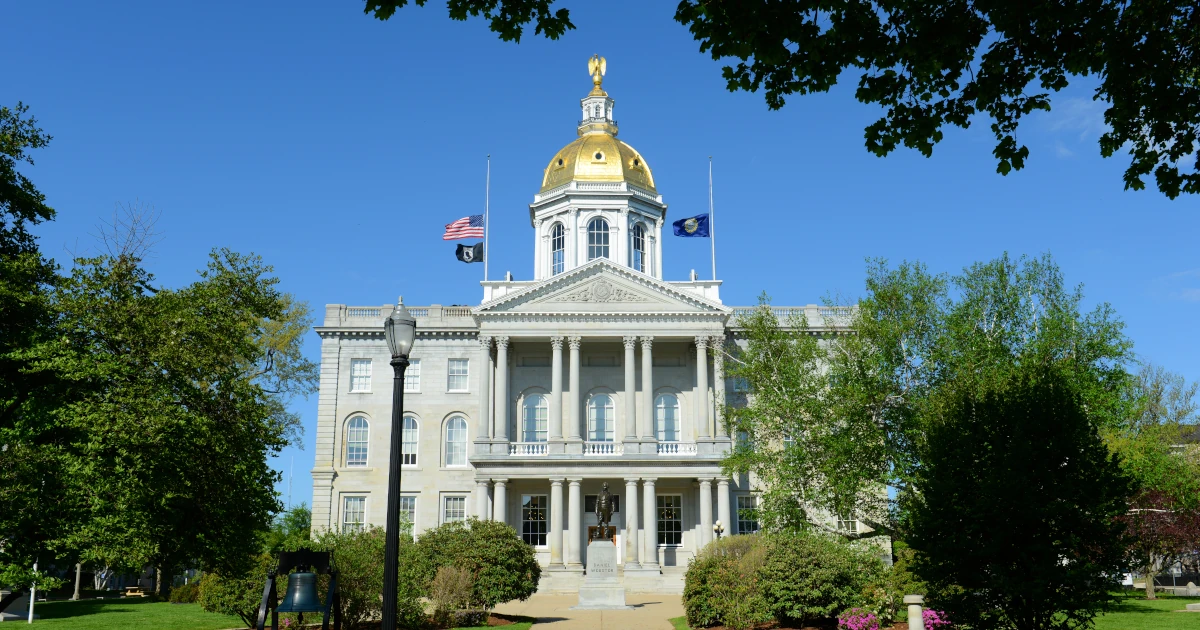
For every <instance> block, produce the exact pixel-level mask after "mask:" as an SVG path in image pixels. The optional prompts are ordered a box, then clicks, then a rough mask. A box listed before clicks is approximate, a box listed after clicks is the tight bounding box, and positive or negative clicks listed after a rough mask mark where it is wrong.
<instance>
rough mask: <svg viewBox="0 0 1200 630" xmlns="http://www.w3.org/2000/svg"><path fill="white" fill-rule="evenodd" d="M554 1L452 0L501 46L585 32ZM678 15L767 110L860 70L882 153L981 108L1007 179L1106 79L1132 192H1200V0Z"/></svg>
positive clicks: (911, 4)
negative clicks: (1025, 133)
mask: <svg viewBox="0 0 1200 630" xmlns="http://www.w3.org/2000/svg"><path fill="white" fill-rule="evenodd" d="M408 2H409V0H367V1H366V3H365V12H366V13H368V14H372V13H373V14H374V16H375V17H376V18H378V19H381V20H386V19H389V18H390V17H392V15H394V14H395V12H396V10H397V9H399V8H401V7H404V6H406V5H407V4H408ZM414 3H415V4H417V5H418V6H423V5H424V4H425V0H414ZM553 4H554V0H449V1H448V2H447V6H448V8H449V13H450V17H451V18H453V19H456V20H466V19H467V18H468V17H476V16H482V17H483V18H484V19H486V20H487V21H488V22H489V24H490V26H491V30H492V31H494V32H496V33H497V34H498V35H499V36H500V38H501V39H503V40H505V41H518V42H519V41H520V39H521V36H522V34H523V32H524V29H523V27H524V26H525V25H528V24H531V23H532V24H534V25H535V33H536V34H539V35H544V36H546V37H548V38H550V39H558V38H559V37H561V36H562V35H563V34H564V33H565V32H566V31H567V30H570V29H573V28H575V26H574V24H572V23H571V20H570V13H569V12H568V10H567V9H558V10H554V9H553V8H552V5H553ZM675 20H676V21H677V22H679V23H680V24H682V25H684V26H686V27H687V28H688V30H689V31H690V32H691V33H692V36H693V37H694V38H695V40H696V41H698V42H699V43H700V52H702V53H708V54H710V55H711V56H712V58H713V59H714V60H718V61H727V60H729V61H730V62H731V64H732V62H736V64H735V65H726V66H724V67H723V69H722V74H723V76H724V78H725V81H726V85H727V86H728V87H729V89H730V91H737V90H744V91H749V92H757V91H758V90H760V89H761V90H764V92H765V96H766V102H767V106H768V107H770V108H771V109H779V108H781V107H783V105H784V103H785V101H786V97H788V96H790V95H792V94H808V93H812V92H827V91H829V89H830V88H831V87H833V86H834V85H835V84H836V83H837V82H838V80H839V79H840V78H842V75H843V74H844V73H845V72H846V71H847V70H853V71H856V72H858V73H860V74H859V76H858V83H857V89H856V91H855V96H856V97H857V98H858V100H860V101H862V102H864V103H876V104H878V105H880V106H881V107H883V108H884V110H885V112H884V115H883V117H881V118H880V119H879V120H877V121H876V122H874V123H873V124H871V125H869V126H868V127H867V128H866V134H865V135H866V147H867V149H868V150H869V151H871V152H872V153H874V154H876V155H879V156H884V155H887V154H889V153H891V152H892V151H893V150H894V149H895V148H896V147H897V146H898V145H900V144H903V145H904V146H906V147H908V148H912V149H916V150H918V151H920V152H921V153H922V154H924V155H926V156H929V155H931V154H932V152H933V145H935V144H937V143H938V142H940V141H941V140H942V138H943V135H944V131H943V129H944V128H945V127H947V126H950V125H953V126H957V127H962V128H967V127H969V126H970V125H971V124H972V122H974V121H975V120H976V119H977V118H979V117H981V115H986V116H987V117H988V118H990V119H991V131H992V133H993V135H994V136H995V138H996V145H995V148H994V149H993V151H992V154H993V155H994V156H995V158H996V160H997V166H996V171H997V172H999V173H1001V174H1008V172H1009V171H1010V170H1012V169H1021V168H1023V167H1024V165H1025V160H1026V158H1027V157H1028V156H1029V149H1028V147H1025V146H1023V145H1021V144H1020V143H1019V142H1018V141H1017V138H1016V132H1017V129H1018V127H1019V125H1020V122H1021V119H1022V118H1024V117H1025V116H1028V115H1029V114H1031V113H1033V112H1036V111H1049V110H1050V108H1051V98H1050V94H1051V93H1052V92H1058V91H1061V90H1062V89H1063V88H1065V87H1067V85H1068V84H1069V82H1070V80H1071V79H1072V78H1075V77H1087V76H1090V75H1095V76H1097V77H1098V78H1099V85H1097V86H1096V87H1095V89H1094V91H1093V99H1094V100H1097V101H1100V102H1102V103H1104V104H1105V105H1106V106H1107V108H1106V110H1105V112H1104V119H1105V122H1106V123H1107V124H1108V131H1106V132H1105V133H1104V135H1103V136H1101V138H1100V153H1101V155H1103V156H1105V157H1110V156H1111V155H1113V154H1114V153H1116V152H1117V151H1120V150H1124V149H1126V148H1127V149H1128V151H1129V154H1130V156H1131V158H1132V159H1131V162H1130V165H1129V167H1128V168H1127V169H1126V171H1125V175H1124V182H1125V187H1126V188H1127V189H1128V188H1132V189H1135V190H1140V189H1142V188H1144V187H1145V183H1144V182H1143V177H1145V176H1147V175H1149V174H1150V173H1152V172H1153V174H1154V178H1155V183H1156V184H1157V186H1158V189H1159V190H1160V191H1161V192H1162V193H1163V194H1165V195H1167V196H1168V197H1170V198H1175V197H1177V196H1179V195H1180V194H1181V193H1193V194H1195V193H1200V154H1197V142H1198V141H1200V106H1198V105H1197V103H1200V82H1198V81H1197V80H1196V77H1197V76H1200V54H1197V53H1196V50H1197V49H1198V48H1200V9H1197V7H1196V5H1195V3H1194V2H1193V1H1192V0H1167V1H1164V2H1157V3H1149V4H1147V3H1129V2H1124V1H1122V0H1087V1H1085V2H1072V3H1066V4H1063V3H1050V2H1046V3H1036V4H1033V5H1030V4H1025V3H1015V4H1014V3H992V4H980V3H972V2H966V1H965V0H956V1H953V2H948V3H946V2H939V3H930V2H915V1H912V0H893V1H888V2H883V1H868V0H859V1H857V2H843V3H829V2H818V1H816V0H784V1H779V0H744V1H741V2H724V1H721V0H681V1H680V2H679V4H678V5H677V7H676V11H675ZM1189 161H1191V164H1190V165H1189V164H1188V162H1189Z"/></svg>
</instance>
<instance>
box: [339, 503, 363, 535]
mask: <svg viewBox="0 0 1200 630" xmlns="http://www.w3.org/2000/svg"><path fill="white" fill-rule="evenodd" d="M366 518H367V497H344V498H343V499H342V531H344V532H351V531H358V530H360V529H362V528H363V525H364V524H365V523H366V522H367V520H366Z"/></svg>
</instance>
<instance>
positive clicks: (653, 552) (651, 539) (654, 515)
mask: <svg viewBox="0 0 1200 630" xmlns="http://www.w3.org/2000/svg"><path fill="white" fill-rule="evenodd" d="M655 481H657V479H655V478H653V477H649V478H646V479H644V480H643V481H642V498H643V499H644V500H645V509H644V510H643V511H644V512H645V514H643V515H642V520H643V521H644V524H643V525H642V531H644V532H646V540H645V544H644V545H643V548H645V550H646V555H645V556H643V558H642V567H643V568H646V569H657V568H658V495H657V494H656V493H655V491H654V482H655Z"/></svg>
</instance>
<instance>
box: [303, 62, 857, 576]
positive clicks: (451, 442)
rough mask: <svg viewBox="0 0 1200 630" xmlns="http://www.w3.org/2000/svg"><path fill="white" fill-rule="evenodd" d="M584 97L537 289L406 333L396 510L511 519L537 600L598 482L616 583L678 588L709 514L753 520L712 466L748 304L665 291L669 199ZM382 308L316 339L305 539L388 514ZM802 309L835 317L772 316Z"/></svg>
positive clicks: (575, 558) (565, 566)
mask: <svg viewBox="0 0 1200 630" xmlns="http://www.w3.org/2000/svg"><path fill="white" fill-rule="evenodd" d="M596 90H600V87H599V83H597V84H596ZM596 90H594V91H593V93H592V94H591V95H589V98H590V99H591V100H594V101H596V102H597V103H600V104H601V105H602V107H600V106H597V107H596V108H595V109H593V108H592V107H591V106H590V105H589V100H588V99H584V101H583V104H584V105H585V108H584V112H585V115H587V116H590V118H585V120H584V121H583V122H582V123H581V125H580V129H579V133H580V140H577V141H575V142H573V143H571V145H568V148H567V149H564V150H563V151H560V152H559V153H558V154H556V156H555V158H554V159H552V161H551V163H550V165H549V166H548V167H547V172H546V173H547V174H546V179H545V180H544V183H543V189H542V190H541V191H540V192H539V193H538V194H537V195H536V196H535V198H534V203H533V204H531V205H530V223H531V227H532V228H534V236H535V238H534V246H535V251H534V253H533V260H534V274H533V278H534V279H533V280H531V281H514V280H502V281H490V282H484V283H483V299H482V301H481V303H480V304H479V305H478V306H474V307H445V306H439V305H432V306H407V308H408V310H409V311H410V312H411V313H412V314H413V315H414V317H415V318H416V320H417V338H416V341H415V344H414V347H413V350H412V352H411V359H412V360H413V366H412V367H410V368H409V371H410V375H409V382H407V383H406V392H405V395H404V414H405V416H406V417H407V418H411V421H410V420H405V421H404V422H405V423H407V425H408V432H407V434H406V435H407V437H408V438H409V439H408V440H407V441H408V444H407V445H406V447H405V449H404V467H403V474H402V483H401V487H402V493H403V496H404V497H406V499H405V504H404V505H402V509H403V512H404V514H405V515H406V516H407V517H408V518H410V519H411V520H412V526H413V528H414V532H415V533H419V532H420V531H422V530H425V529H427V528H430V527H436V526H437V525H439V524H441V523H443V522H446V521H447V520H454V519H459V518H463V517H467V516H477V517H479V518H492V519H496V520H501V521H504V522H506V523H508V524H510V525H512V526H513V527H515V528H516V529H517V531H518V532H521V533H522V534H523V535H524V536H526V538H527V540H528V541H529V542H530V543H531V544H532V545H533V546H534V547H535V549H536V550H537V554H538V558H539V561H540V562H541V563H542V564H543V565H544V566H545V567H546V568H547V570H546V572H545V573H543V580H542V588H543V589H544V590H550V591H553V590H568V591H570V590H575V589H577V588H578V586H579V585H580V583H581V578H582V575H583V571H584V566H586V561H587V558H586V548H587V531H588V530H587V528H588V527H590V526H594V525H596V516H595V514H594V513H593V512H591V511H590V510H588V509H587V508H588V507H590V506H589V505H588V503H589V497H592V496H594V495H596V494H597V493H598V492H599V490H600V486H601V484H602V483H604V482H607V483H608V484H609V488H610V491H611V492H613V494H616V495H619V496H620V502H619V505H618V509H617V511H616V513H615V514H614V516H613V525H614V526H615V527H616V528H617V531H618V533H617V540H616V546H617V563H618V565H619V567H620V571H621V576H622V581H623V582H622V583H623V586H624V587H625V588H626V589H628V590H630V591H639V590H641V591H646V590H652V591H679V590H681V589H682V573H683V571H684V570H685V569H686V566H687V561H688V559H689V558H690V557H692V556H693V555H694V554H695V553H696V552H697V551H698V550H699V549H700V548H702V547H703V546H704V545H705V544H707V543H708V542H709V541H710V540H712V538H713V536H714V532H713V524H714V521H717V520H719V521H720V522H721V523H722V524H723V525H724V531H725V533H726V534H727V535H728V534H737V533H746V532H745V530H747V529H752V528H755V527H756V525H755V522H754V520H755V519H754V510H753V506H754V501H755V500H756V499H755V498H754V488H753V484H752V483H751V481H752V480H750V479H747V478H745V477H740V478H739V477H733V478H729V477H726V476H723V475H722V474H721V468H720V461H721V459H722V457H723V456H724V455H725V454H726V453H727V452H728V451H729V449H730V448H731V446H732V442H731V438H730V436H729V434H728V432H727V430H726V427H725V425H724V423H723V422H722V421H721V419H720V409H721V408H722V406H723V405H724V402H725V400H726V393H727V390H728V388H729V387H730V383H728V382H727V379H726V378H725V375H724V369H723V358H724V351H725V349H727V348H729V347H731V346H733V345H736V344H738V343H739V342H740V340H739V338H738V332H739V331H738V330H737V327H736V325H735V320H736V317H735V316H736V314H737V313H738V312H739V311H741V310H744V309H740V308H731V307H728V306H725V305H724V304H723V303H722V302H721V299H720V287H721V282H720V281H717V280H697V279H696V278H695V274H694V273H693V277H692V279H690V280H687V281H678V282H668V281H664V280H663V279H662V274H661V264H660V260H661V234H662V227H663V224H664V220H665V216H666V208H667V206H666V204H665V203H663V200H662V197H661V196H660V195H658V194H657V191H656V190H654V188H653V186H654V183H653V176H652V175H651V174H650V171H649V166H648V165H646V164H645V162H644V161H643V158H642V157H641V155H640V154H638V153H637V152H636V151H634V150H633V149H632V148H631V147H629V146H628V145H626V144H624V143H619V144H614V143H617V142H619V141H616V140H615V138H614V137H613V136H615V135H616V123H615V121H614V120H612V118H611V116H612V101H611V99H609V98H608V96H607V94H604V93H603V92H602V90H600V94H601V95H602V97H601V96H598V95H597V92H596ZM589 112H592V113H591V114H589ZM593 114H594V115H593ZM593 136H595V137H593ZM584 140H587V141H588V142H590V143H591V144H586V146H584V148H579V147H576V146H575V145H577V144H579V143H580V142H581V141H584ZM605 143H608V144H605ZM581 146H583V145H581ZM573 147H574V148H573ZM595 147H600V148H595ZM604 147H609V148H607V149H606V148H604ZM568 149H570V150H568ZM585 149H586V151H588V152H590V153H588V154H586V155H583V154H582V153H581V152H582V151H584V150H585ZM606 151H608V152H609V153H606ZM564 156H565V157H564ZM571 160H576V161H580V163H577V164H576V163H572V162H571ZM614 160H624V161H627V162H628V164H623V165H618V166H623V168H624V170H622V169H621V168H615V169H614V168H613V165H612V164H611V163H610V162H612V161H614ZM582 161H586V163H583V162H582ZM557 169H573V170H572V171H571V172H570V173H568V174H566V175H563V174H562V173H559V174H557V175H556V173H557V172H558V171H557ZM564 182H565V183H564ZM393 309H394V306H393V305H381V306H345V305H341V304H331V305H329V306H327V307H326V311H325V318H324V322H323V325H321V326H320V327H318V328H317V332H318V333H319V334H320V337H321V343H322V345H321V385H320V398H319V401H318V420H317V435H316V466H315V468H314V469H313V486H314V487H313V500H312V505H313V525H314V527H316V528H336V527H356V526H358V525H359V524H361V523H366V524H374V525H379V526H382V525H383V523H384V522H385V514H384V512H385V508H386V504H387V496H386V495H387V481H388V462H389V457H390V456H391V454H390V453H389V445H390V440H391V435H390V431H391V430H392V428H391V426H390V425H391V411H392V409H391V404H392V376H393V375H392V369H391V368H390V366H389V360H390V356H389V354H388V349H387V345H386V343H385V341H384V338H383V321H384V319H385V318H387V317H388V316H389V315H390V314H391V312H392V310H393ZM797 309H802V310H804V312H805V314H806V315H807V317H808V321H809V323H810V325H811V326H812V327H813V328H815V329H817V330H822V329H825V330H828V329H831V328H836V325H835V324H836V321H835V320H834V319H831V318H830V316H839V315H841V314H842V313H841V312H840V311H836V310H834V311H831V309H828V308H824V307H817V306H807V307H794V308H776V310H777V312H778V313H779V315H780V316H781V317H786V316H787V315H788V314H789V313H791V312H792V311H794V310H797ZM418 364H419V365H418ZM414 372H416V373H417V374H414ZM739 508H741V509H739Z"/></svg>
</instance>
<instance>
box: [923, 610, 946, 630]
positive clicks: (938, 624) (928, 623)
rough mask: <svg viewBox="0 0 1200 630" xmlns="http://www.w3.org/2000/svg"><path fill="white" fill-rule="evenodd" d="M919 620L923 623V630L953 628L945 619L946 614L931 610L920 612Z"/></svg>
mask: <svg viewBox="0 0 1200 630" xmlns="http://www.w3.org/2000/svg"><path fill="white" fill-rule="evenodd" d="M921 620H922V621H924V622H925V630H950V628H952V627H953V626H952V625H951V623H950V620H949V619H946V613H944V612H942V611H940V610H933V609H931V608H926V609H925V610H922V611H921Z"/></svg>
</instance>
